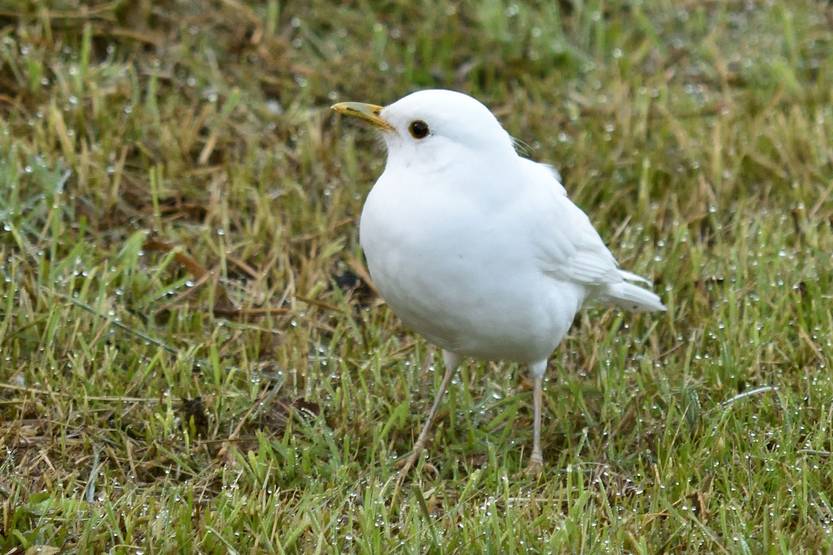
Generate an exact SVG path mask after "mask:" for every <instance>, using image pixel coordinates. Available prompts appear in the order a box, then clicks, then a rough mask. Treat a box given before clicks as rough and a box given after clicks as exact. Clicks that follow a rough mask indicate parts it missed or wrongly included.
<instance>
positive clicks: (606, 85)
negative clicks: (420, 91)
mask: <svg viewBox="0 0 833 555" xmlns="http://www.w3.org/2000/svg"><path fill="white" fill-rule="evenodd" d="M81 4H82V3H81V2H74V1H72V0H64V1H54V2H48V3H32V4H28V3H25V2H4V3H0V272H2V279H0V449H2V452H3V456H2V458H0V504H1V505H2V510H0V549H1V550H2V551H3V552H4V553H7V552H8V553H22V552H24V551H25V550H27V549H29V548H31V547H33V546H53V547H55V548H58V549H60V550H61V551H62V552H71V551H77V552H85V553H86V552H100V551H112V552H118V553H121V552H136V553H138V552H140V551H142V552H145V553H166V552H176V551H180V552H189V551H193V552H203V553H222V552H226V551H231V550H234V551H237V552H262V551H265V552H278V553H280V552H319V553H342V552H360V553H380V552H391V551H396V552H407V553H421V552H436V553H440V552H459V553H464V552H491V553H524V552H542V553H543V552H586V553H598V552H613V553H617V552H625V551H626V552H631V553H658V552H663V551H665V552H674V553H679V552H684V551H688V552H713V553H718V552H723V553H725V552H731V553H735V552H737V553H762V552H769V553H789V552H794V553H797V552H805V551H806V552H828V553H829V552H830V551H831V549H833V465H831V462H833V461H831V457H833V453H832V452H833V439H832V438H833V430H831V427H833V380H831V366H833V360H831V358H833V355H831V353H833V332H832V331H831V327H833V317H831V310H830V306H831V300H833V293H831V291H833V273H831V271H830V267H831V252H833V93H832V92H831V91H833V57H831V55H830V53H831V52H833V32H831V30H830V29H831V21H833V8H831V7H830V6H829V5H828V4H827V3H825V2H814V1H810V0H772V1H766V2H761V1H755V0H752V1H749V2H741V1H734V0H727V1H725V2H711V1H710V2H694V1H686V2H676V1H671V0H643V1H641V2H628V3H624V2H614V1H609V2H602V1H600V0H583V1H580V0H573V1H570V0H563V1H562V2H556V3H549V2H543V3H540V5H538V4H537V3H536V5H535V6H531V5H529V4H513V3H510V2H507V1H504V0H469V1H467V2H464V3H463V4H462V5H460V6H459V7H458V8H457V9H456V10H452V9H450V5H449V4H446V3H444V2H437V1H432V0H425V1H416V2H410V1H409V2H406V1H405V0H391V1H388V2H378V3H375V2H339V3H331V2H324V1H322V0H314V1H312V2H308V3H302V2H292V3H286V4H284V3H280V2H278V1H277V0H271V1H269V2H265V3H262V4H257V5H255V4H245V5H244V4H243V3H242V2H241V3H238V0H217V1H213V2H205V3H202V4H201V5H198V4H199V3H196V2H194V3H191V2H174V1H161V2H150V1H138V2H127V1H118V0H116V1H113V2H104V1H103V0H102V1H101V2H98V3H96V4H88V5H87V6H86V7H83V6H82V5H81ZM46 5H48V7H46ZM435 86H442V87H449V88H457V89H461V90H464V91H467V92H469V93H471V94H473V95H475V96H477V97H478V98H481V99H482V100H483V101H484V102H486V103H487V104H488V105H489V106H490V107H491V108H492V109H493V110H494V111H495V112H496V113H497V114H498V115H499V116H500V118H501V119H502V121H503V123H504V124H505V126H506V127H507V129H508V130H509V131H510V133H512V135H513V136H515V137H517V138H519V139H521V140H523V141H525V142H526V143H528V144H529V149H530V156H532V157H533V158H535V159H538V160H541V161H546V162H550V163H553V164H555V165H556V166H557V167H558V168H559V169H560V170H561V172H562V174H563V176H564V180H565V185H566V187H567V190H568V191H569V192H570V195H571V197H572V198H573V199H574V200H575V201H576V202H577V203H578V204H579V205H580V206H581V207H583V208H584V209H585V210H586V211H587V212H588V213H589V214H590V215H591V218H592V220H593V221H594V223H595V224H596V226H597V228H598V229H599V231H600V233H601V234H602V236H603V237H604V238H605V239H606V240H607V241H608V243H609V244H610V246H611V248H612V250H613V252H614V253H615V254H616V255H617V257H618V258H619V260H620V261H621V263H622V265H623V266H624V267H626V268H628V269H631V270H633V271H636V272H639V273H641V274H644V275H649V276H651V277H652V278H653V279H655V281H656V284H657V290H658V291H659V292H660V293H661V295H662V297H663V298H664V300H665V301H666V303H667V305H668V307H669V311H668V312H667V313H665V314H661V315H656V314H649V315H639V316H633V315H627V314H620V313H619V312H616V311H612V310H603V309H600V308H592V309H590V310H588V311H586V312H584V313H582V315H581V316H580V317H578V318H577V320H576V323H575V326H574V328H573V330H572V331H571V333H570V335H569V337H568V338H567V339H566V340H565V341H564V343H563V344H562V345H561V347H560V348H559V349H558V350H557V351H556V352H555V353H554V355H553V357H552V362H551V367H550V370H549V373H548V376H549V381H548V383H547V389H546V393H545V420H544V429H543V431H544V433H543V437H544V452H545V458H546V459H547V465H546V468H545V472H544V474H543V476H542V477H541V478H540V479H538V480H533V479H531V478H528V477H526V476H525V475H524V474H523V472H522V470H523V468H524V466H525V464H526V461H527V456H528V454H529V449H530V445H531V440H532V437H531V436H532V426H531V402H532V399H531V389H530V383H529V381H528V380H527V379H526V376H525V372H524V371H523V369H521V368H518V367H516V366H514V365H508V364H493V363H490V364H475V363H471V364H468V365H466V366H465V367H464V368H463V369H462V371H461V372H460V374H459V378H458V379H456V380H455V383H454V385H453V386H452V387H451V389H450V392H449V394H448V395H447V399H446V402H445V403H444V405H443V410H442V414H441V416H440V419H439V424H438V426H437V428H436V431H435V433H434V434H433V442H432V444H431V446H430V448H429V452H428V454H427V455H426V458H425V459H423V462H421V463H420V466H419V468H418V469H417V470H416V471H415V472H414V473H413V477H412V478H413V479H412V481H411V482H409V484H408V485H407V486H406V487H405V489H404V490H403V498H402V502H401V504H400V505H398V506H391V504H390V501H391V494H392V487H391V483H390V482H391V479H392V478H393V477H394V476H395V462H396V459H397V457H399V456H401V455H403V454H405V453H407V451H408V449H409V448H410V446H411V444H412V442H413V440H414V438H415V435H416V433H417V432H418V430H419V427H420V425H421V422H422V419H423V415H424V413H425V411H426V410H427V408H428V406H429V405H430V402H431V400H432V397H433V394H434V388H435V387H436V385H437V384H438V382H439V378H440V376H439V374H440V372H437V371H428V370H433V366H430V365H431V364H432V361H433V364H436V365H437V366H438V367H439V364H440V361H439V357H438V356H436V354H435V353H433V352H432V350H431V349H430V348H429V346H427V345H426V344H425V342H424V341H423V340H421V339H420V338H418V337H416V336H414V335H413V334H411V333H409V332H408V331H407V330H405V329H404V328H403V327H402V326H401V324H400V323H399V322H398V321H397V319H396V318H395V316H394V315H393V314H392V313H391V312H390V311H389V310H388V309H387V308H386V307H385V306H384V305H383V304H381V303H380V302H379V300H378V299H377V298H375V297H373V295H372V292H370V291H369V290H368V289H367V288H366V287H359V288H357V289H351V288H349V287H345V283H346V282H349V281H350V279H349V278H350V277H351V273H350V272H355V271H356V270H357V268H360V267H361V260H362V259H361V252H360V249H359V246H358V241H357V225H356V223H357V218H358V215H359V213H360V210H361V205H362V201H363V198H364V195H365V194H366V192H367V190H368V188H369V187H370V185H371V183H372V182H373V180H374V179H375V177H376V176H377V175H378V174H379V172H380V171H381V168H382V166H383V153H382V151H381V149H380V148H379V147H378V145H377V144H376V142H375V141H374V138H373V137H372V135H371V133H369V132H368V131H367V130H366V129H364V128H362V127H360V126H357V125H353V124H352V123H351V122H342V121H341V120H340V119H339V118H337V117H334V115H333V114H331V113H330V112H329V111H328V109H327V107H328V106H329V105H330V104H331V103H332V102H334V101H336V100H364V101H371V102H377V103H386V102H391V101H393V100H395V99H397V98H399V97H401V96H403V95H404V94H405V93H407V92H409V91H411V90H414V89H417V88H421V87H435ZM337 278H338V279H337ZM763 386H769V388H767V389H764V390H757V392H756V393H754V394H751V395H748V396H744V397H738V398H735V397H736V396H737V395H739V394H740V393H743V392H749V391H753V390H756V388H759V387H763Z"/></svg>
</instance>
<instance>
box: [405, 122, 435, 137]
mask: <svg viewBox="0 0 833 555" xmlns="http://www.w3.org/2000/svg"><path fill="white" fill-rule="evenodd" d="M429 131H430V130H429V129H428V124H427V123H425V122H424V121H422V120H420V119H418V120H416V121H412V122H411V125H409V126H408V132H409V133H410V134H411V137H413V138H414V139H424V138H425V137H427V136H428V132H429Z"/></svg>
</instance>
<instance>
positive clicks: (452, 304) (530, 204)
mask: <svg viewBox="0 0 833 555" xmlns="http://www.w3.org/2000/svg"><path fill="white" fill-rule="evenodd" d="M334 109H335V110H337V111H339V112H342V113H345V114H348V115H354V116H358V117H360V118H362V119H365V120H368V121H370V122H371V123H373V124H374V125H376V126H377V127H379V128H381V129H382V137H383V138H384V140H385V144H386V146H387V150H388V159H387V165H386V167H385V171H384V173H383V174H382V175H381V177H379V179H378V181H377V182H376V184H375V186H374V187H373V189H372V190H371V192H370V194H369V195H368V197H367V201H366V203H365V206H364V210H363V212H362V217H361V229H360V240H361V245H362V248H363V249H364V251H365V255H366V256H367V262H368V266H369V269H370V275H371V277H372V278H373V281H374V283H375V284H376V286H377V288H378V289H379V291H380V292H381V294H382V296H383V297H384V298H385V300H386V301H387V303H388V304H389V305H390V307H391V308H392V309H393V311H394V312H395V313H396V314H397V315H398V316H399V317H400V318H401V319H402V321H403V322H404V323H405V324H406V325H407V326H409V327H411V328H413V329H414V330H416V331H417V332H419V333H420V334H422V335H424V336H425V337H426V338H427V339H428V340H429V341H430V342H432V343H435V344H437V345H439V346H440V347H442V348H443V349H444V351H445V360H446V362H447V364H448V365H449V366H456V364H457V363H458V362H459V360H460V358H461V357H465V356H470V357H475V358H478V359H489V360H508V361H516V362H521V363H526V364H528V365H529V366H530V369H531V370H532V372H533V376H534V377H535V382H536V396H535V400H536V403H535V405H536V406H535V408H536V415H535V416H536V430H535V432H536V433H535V446H534V448H533V453H532V456H531V461H530V464H531V466H533V467H535V468H536V469H540V467H541V463H542V455H541V450H540V445H539V443H540V442H539V435H540V395H541V394H540V387H541V376H542V375H543V373H544V371H545V369H546V364H547V358H548V357H549V356H550V354H551V353H552V351H553V350H554V349H555V347H557V346H558V344H559V343H560V342H561V340H562V339H563V337H564V335H565V334H566V333H567V330H568V329H569V327H570V325H571V322H572V321H573V318H574V317H575V315H576V313H577V312H578V310H579V309H580V308H581V306H582V305H583V304H584V303H585V302H587V301H590V300H596V301H599V302H603V303H612V304H615V305H617V306H620V307H622V308H625V309H628V310H664V309H665V307H664V306H663V305H662V303H661V301H660V299H659V297H657V296H656V295H655V294H654V293H652V292H650V291H648V290H646V289H644V288H642V287H639V286H638V285H635V284H634V282H642V283H648V281H647V280H645V279H644V278H642V277H639V276H636V275H634V274H631V273H629V272H626V271H623V270H620V269H619V268H618V266H617V263H616V259H615V258H614V257H613V255H612V254H611V253H610V251H609V250H608V248H607V247H606V246H605V244H604V242H603V241H602V239H601V237H599V234H598V233H597V232H596V230H595V229H594V228H593V225H592V224H591V223H590V220H589V219H588V217H587V215H586V214H585V213H584V212H582V210H581V209H580V208H578V207H577V206H576V205H575V204H573V203H572V202H571V201H570V199H569V198H568V196H567V193H566V191H565V189H564V187H563V186H562V185H561V183H559V181H558V178H557V176H558V174H557V172H555V171H554V170H553V169H552V168H551V167H549V166H546V165H544V164H538V163H535V162H533V161H530V160H528V159H525V158H522V157H520V156H518V155H517V153H516V152H515V150H514V148H513V141H512V139H511V138H510V136H509V135H508V134H507V133H506V131H504V129H503V128H502V127H501V125H500V123H498V121H497V119H496V118H495V117H494V116H493V115H492V113H491V112H490V111H489V110H488V109H487V108H486V107H485V106H483V104H481V103H480V102H478V101H477V100H475V99H474V98H471V97H469V96H467V95H464V94H461V93H457V92H452V91H445V90H428V91H420V92H416V93H413V94H411V95H409V96H406V97H404V98H402V99H401V100H399V101H397V102H395V103H393V104H391V105H389V106H387V107H385V108H381V107H377V106H372V105H363V104H357V103H343V104H338V105H336V106H334ZM426 130H427V131H426ZM423 132H425V135H424V136H422V134H423ZM452 370H453V368H449V369H447V372H446V374H447V375H448V376H449V377H450V372H451V371H452ZM446 384H447V381H445V380H444V384H443V386H442V387H441V392H440V395H441V394H442V390H444V387H445V385H446ZM438 401H439V397H438V398H437V401H436V402H435V409H436V406H437V403H438ZM435 409H434V410H435ZM432 417H433V411H432V415H430V416H429V419H428V422H427V423H426V426H425V428H424V429H423V434H421V435H420V439H419V440H417V445H416V446H415V449H414V452H413V453H412V457H411V458H410V459H409V461H408V463H407V464H406V469H405V470H406V471H407V467H409V466H410V465H411V464H412V463H413V460H415V457H416V455H417V454H418V451H419V450H420V449H421V448H422V443H424V441H425V437H424V436H425V435H427V430H428V427H429V426H430V423H431V419H432Z"/></svg>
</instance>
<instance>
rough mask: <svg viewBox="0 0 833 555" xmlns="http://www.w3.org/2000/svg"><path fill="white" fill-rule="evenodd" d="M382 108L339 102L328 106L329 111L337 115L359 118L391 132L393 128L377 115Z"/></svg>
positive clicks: (360, 103)
mask: <svg viewBox="0 0 833 555" xmlns="http://www.w3.org/2000/svg"><path fill="white" fill-rule="evenodd" d="M382 108H383V106H376V105H375V104H365V103H363V102H339V103H338V104H333V105H332V106H330V109H331V110H333V111H335V112H338V113H339V114H342V115H345V116H353V117H354V118H359V119H361V120H364V121H366V122H368V123H369V124H370V125H373V126H375V127H378V128H379V129H382V130H383V131H393V129H394V128H393V126H392V125H391V124H389V123H388V122H387V121H385V120H384V119H383V118H382V117H381V116H380V115H379V114H381V113H382Z"/></svg>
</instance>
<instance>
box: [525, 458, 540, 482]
mask: <svg viewBox="0 0 833 555" xmlns="http://www.w3.org/2000/svg"><path fill="white" fill-rule="evenodd" d="M543 471H544V459H543V457H541V456H537V457H536V456H534V455H533V456H532V457H531V458H530V459H529V464H528V465H527V467H526V475H527V476H529V477H530V478H537V477H538V476H540V475H541V472H543Z"/></svg>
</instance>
